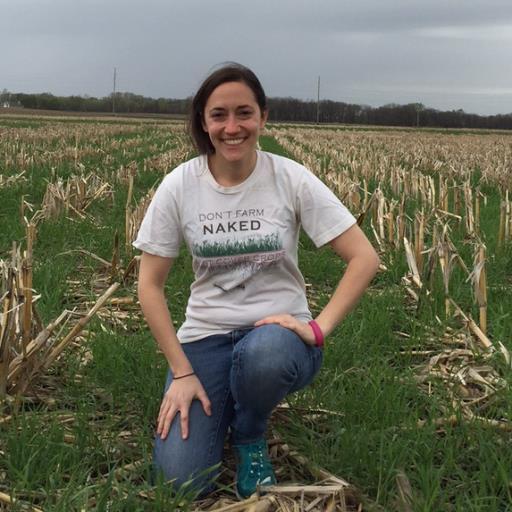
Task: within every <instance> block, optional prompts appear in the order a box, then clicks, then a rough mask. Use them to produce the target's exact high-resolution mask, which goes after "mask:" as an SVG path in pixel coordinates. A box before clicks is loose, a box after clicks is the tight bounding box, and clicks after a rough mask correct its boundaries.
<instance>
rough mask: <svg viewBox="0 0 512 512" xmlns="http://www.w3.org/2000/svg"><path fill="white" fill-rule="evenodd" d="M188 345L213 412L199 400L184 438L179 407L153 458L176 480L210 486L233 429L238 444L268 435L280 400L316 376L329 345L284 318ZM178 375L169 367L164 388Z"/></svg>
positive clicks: (199, 487) (200, 487) (197, 486)
mask: <svg viewBox="0 0 512 512" xmlns="http://www.w3.org/2000/svg"><path fill="white" fill-rule="evenodd" d="M183 350H184V351H185V354H186V355H187V357H188V359H189V361H190V363H191V364H192V367H193V368H194V371H195V373H196V375H197V376H198V378H199V380H200V381H201V383H202V385H203V387H204V389H205V391H206V394H207V395H208V398H209V399H210V402H211V404H212V415H211V416H207V415H206V414H205V413H204V410H203V407H202V405H201V402H199V401H198V400H194V401H193V402H192V404H191V407H190V411H189V436H188V439H186V440H183V439H182V438H181V426H180V422H179V417H178V416H179V413H178V415H177V417H175V418H174V421H173V422H172V424H171V428H170V431H169V434H168V436H167V438H166V439H164V440H162V439H161V438H160V437H159V436H158V435H157V436H156V438H155V446H154V453H153V455H154V466H155V469H156V470H157V471H161V472H162V473H163V475H164V477H165V478H166V479H168V480H174V483H175V485H176V486H177V487H179V486H181V485H182V484H183V483H185V482H187V481H190V480H191V479H193V484H192V485H193V487H194V488H195V489H197V490H199V491H203V492H202V494H204V493H205V492H206V491H209V490H211V488H212V480H213V479H214V477H215V476H216V474H217V473H218V466H219V465H220V464H219V463H220V462H221V460H222V454H223V446H224V441H225V438H226V434H227V432H228V429H229V430H230V431H231V442H232V443H233V444H250V443H253V442H254V441H257V440H259V439H261V438H262V437H263V436H264V435H265V431H266V428H267V421H268V419H269V417H270V414H271V413H272V410H273V409H274V408H275V407H276V405H277V404H278V403H279V402H280V401H281V400H282V399H283V398H284V397H285V396H286V395H288V394H289V393H292V392H294V391H297V390H299V389H301V388H303V387H305V386H307V385H308V384H309V383H311V381H312V380H313V378H314V376H315V375H316V373H317V372H318V370H319V369H320V366H321V364H322V350H321V349H319V348H317V347H312V346H309V345H306V344H305V343H304V342H303V341H302V339H301V338H300V337H299V336H298V335H297V334H295V333H294V332H293V331H291V330H289V329H286V328H284V327H281V326H279V325H277V324H271V325H263V326H260V327H255V328H249V329H241V330H236V331H232V332H230V333H228V334H219V335H213V336H208V337H206V338H203V339H202V340H199V341H194V342H192V343H184V344H183ZM171 382H172V376H171V374H170V372H169V373H168V375H167V381H166V384H165V391H167V389H168V388H169V386H170V385H171ZM213 466H215V468H214V469H211V468H212V467H213Z"/></svg>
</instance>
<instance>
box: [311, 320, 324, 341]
mask: <svg viewBox="0 0 512 512" xmlns="http://www.w3.org/2000/svg"><path fill="white" fill-rule="evenodd" d="M308 324H309V325H310V326H311V329H313V334H314V335H315V346H316V347H318V348H322V347H323V346H324V333H323V332H322V329H320V326H319V325H318V324H317V323H316V321H315V320H311V321H309V322H308Z"/></svg>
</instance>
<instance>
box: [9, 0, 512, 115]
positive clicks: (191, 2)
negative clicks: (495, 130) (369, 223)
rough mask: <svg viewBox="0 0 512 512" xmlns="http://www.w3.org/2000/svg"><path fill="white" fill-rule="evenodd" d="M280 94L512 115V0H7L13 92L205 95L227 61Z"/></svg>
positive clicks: (268, 89)
mask: <svg viewBox="0 0 512 512" xmlns="http://www.w3.org/2000/svg"><path fill="white" fill-rule="evenodd" d="M228 60H234V61H237V62H240V63H242V64H245V65H246V66H249V67H251V68H252V69H253V70H254V71H255V72H256V73H257V75H258V76H259V78H260V80H261V82H262V83H263V86H264V88H265V90H266V92H267V95H268V96H294V97H297V98H302V99H316V94H317V79H318V76H319V75H320V77H321V97H322V98H325V99H332V100H338V101H346V102H350V103H363V104H368V105H373V106H378V105H383V104H386V103H410V102H421V103H423V104H425V105H426V106H430V107H434V108H438V109H442V110H451V109H458V108H462V109H464V110H465V111H466V112H475V113H479V114H494V113H510V112H512V0H308V1H305V0H254V1H252V2H247V1H245V2H244V1H240V0H238V1H235V0H144V1H135V0H102V1H100V0H0V90H1V89H3V88H6V89H8V90H9V91H12V92H51V93H53V94H56V95H71V94H80V95H84V94H89V95H91V96H106V95H108V94H110V92H111V91H112V82H113V69H114V67H116V68H117V90H118V91H129V92H134V93H137V94H143V95H146V96H152V97H167V98H183V97H186V96H189V95H192V94H193V93H194V92H195V90H196V89H197V87H198V85H199V83H200V81H201V80H202V79H203V78H204V77H205V76H206V75H207V73H208V71H209V70H210V69H211V68H212V67H213V66H214V65H216V64H218V63H220V62H223V61H228Z"/></svg>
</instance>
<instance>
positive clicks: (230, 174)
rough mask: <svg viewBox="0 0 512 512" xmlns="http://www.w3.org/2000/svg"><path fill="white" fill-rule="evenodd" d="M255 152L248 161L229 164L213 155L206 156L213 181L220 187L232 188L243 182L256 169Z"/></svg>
mask: <svg viewBox="0 0 512 512" xmlns="http://www.w3.org/2000/svg"><path fill="white" fill-rule="evenodd" d="M256 161H257V154H256V151H254V153H252V154H251V155H250V160H249V159H248V160H244V161H236V162H230V161H227V160H224V159H223V158H220V157H219V155H217V154H215V153H214V154H213V155H209V156H208V167H209V168H210V172H211V173H212V176H213V177H214V178H215V181H216V182H217V183H218V184H219V185H221V186H222V187H234V186H236V185H239V184H240V183H242V182H244V181H245V180H246V179H247V178H248V177H249V176H250V175H251V174H252V172H253V171H254V168H255V167H256Z"/></svg>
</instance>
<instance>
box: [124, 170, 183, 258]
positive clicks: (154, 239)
mask: <svg viewBox="0 0 512 512" xmlns="http://www.w3.org/2000/svg"><path fill="white" fill-rule="evenodd" d="M170 176H171V175H168V176H167V177H166V178H165V179H164V180H163V181H162V183H161V184H160V186H159V187H158V188H157V190H156V192H155V195H154V196H153V199H152V201H151V203H150V205H149V207H148V209H147V211H146V215H145V216H144V219H143V221H142V224H141V226H140V229H139V232H138V234H137V239H136V240H135V242H133V246H134V247H136V248H137V249H140V250H141V251H144V252H147V253H149V254H154V255H156V256H163V257H164V258H175V257H177V256H178V254H179V250H180V245H181V243H182V241H183V234H182V230H181V222H180V216H179V210H178V205H177V203H176V197H175V194H174V193H173V192H174V190H173V184H172V181H174V180H170V179H169V178H170Z"/></svg>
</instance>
